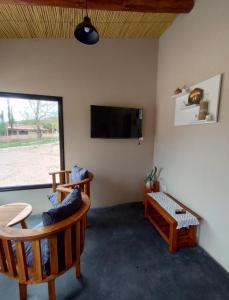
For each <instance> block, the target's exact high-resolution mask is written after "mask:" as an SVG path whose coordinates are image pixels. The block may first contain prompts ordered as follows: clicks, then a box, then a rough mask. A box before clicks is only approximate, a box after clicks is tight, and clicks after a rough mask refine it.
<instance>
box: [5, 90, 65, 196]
mask: <svg viewBox="0 0 229 300" xmlns="http://www.w3.org/2000/svg"><path fill="white" fill-rule="evenodd" d="M60 169H64V142H63V114H62V98H60V97H51V96H38V95H27V94H12V93H0V170H1V171H0V190H16V189H28V188H41V187H48V186H50V183H51V176H50V175H49V172H53V171H57V170H60Z"/></svg>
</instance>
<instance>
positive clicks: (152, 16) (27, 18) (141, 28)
mask: <svg viewBox="0 0 229 300" xmlns="http://www.w3.org/2000/svg"><path fill="white" fill-rule="evenodd" d="M84 15H85V10H84V9H76V8H65V7H53V6H36V5H32V6H31V5H15V4H0V38H72V37H73V32H74V29H75V26H76V24H78V23H79V22H81V21H82V19H83V16H84ZM88 15H89V16H90V17H91V19H92V22H93V24H94V25H95V26H96V28H97V30H98V31H99V34H100V36H101V37H104V38H158V37H160V36H161V35H162V34H163V32H165V30H166V29H167V28H168V27H169V26H170V25H171V23H172V22H173V21H174V19H175V17H176V14H173V13H144V12H128V11H106V10H88Z"/></svg>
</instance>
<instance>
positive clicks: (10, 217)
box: [0, 203, 32, 228]
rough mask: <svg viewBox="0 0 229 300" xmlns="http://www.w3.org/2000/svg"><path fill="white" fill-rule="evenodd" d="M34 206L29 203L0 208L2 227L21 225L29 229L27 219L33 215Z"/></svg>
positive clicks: (7, 205) (12, 204) (10, 204)
mask: <svg viewBox="0 0 229 300" xmlns="http://www.w3.org/2000/svg"><path fill="white" fill-rule="evenodd" d="M31 212H32V206H31V205H30V204H28V203H9V204H5V205H1V206H0V225H3V226H13V225H16V224H18V223H21V227H22V228H27V225H26V222H25V219H26V218H27V217H28V216H29V215H30V214H31Z"/></svg>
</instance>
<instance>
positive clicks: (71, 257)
mask: <svg viewBox="0 0 229 300" xmlns="http://www.w3.org/2000/svg"><path fill="white" fill-rule="evenodd" d="M84 184H87V182H85V183H80V185H84ZM83 190H85V187H83ZM58 191H59V193H60V195H61V197H63V195H64V194H66V193H69V192H71V191H72V188H71V186H65V187H61V186H59V187H58ZM82 198H83V204H82V206H81V208H80V209H79V210H78V211H77V213H75V214H74V215H72V216H71V217H69V218H67V219H66V220H64V221H61V222H59V223H56V224H54V225H50V226H46V227H43V228H40V229H20V228H9V227H3V226H0V272H1V273H3V274H5V275H6V276H8V277H10V278H12V279H14V280H16V281H17V282H18V283H19V293H20V300H25V299H26V298H27V285H28V284H37V283H43V282H47V283H48V293H49V299H50V300H54V299H55V279H56V277H58V276H60V275H61V274H63V273H64V272H66V271H67V270H68V269H70V268H71V267H73V266H74V267H75V268H76V276H77V277H79V276H80V255H81V253H82V251H83V248H84V240H85V229H86V214H87V211H88V210H89V207H90V200H89V197H88V195H87V194H85V193H82ZM60 233H62V234H63V236H64V238H63V240H64V245H63V246H64V253H65V256H64V268H63V267H61V268H60V266H59V264H58V249H57V242H58V236H59V234H60ZM42 239H47V240H48V244H49V250H50V251H49V252H50V254H49V261H50V273H48V275H47V274H45V273H44V271H43V266H42V258H41V240H42ZM27 241H28V242H31V244H32V254H33V265H32V267H31V266H30V267H29V266H28V265H27V262H26V257H25V247H24V244H25V242H27ZM12 242H14V243H15V245H16V257H15V253H14V250H13V246H12Z"/></svg>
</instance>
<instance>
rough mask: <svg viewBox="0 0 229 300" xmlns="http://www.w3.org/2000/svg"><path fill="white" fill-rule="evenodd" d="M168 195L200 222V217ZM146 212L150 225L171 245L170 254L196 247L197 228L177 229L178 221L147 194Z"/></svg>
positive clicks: (145, 201) (145, 195)
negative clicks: (185, 247) (183, 248)
mask: <svg viewBox="0 0 229 300" xmlns="http://www.w3.org/2000/svg"><path fill="white" fill-rule="evenodd" d="M166 195H167V196H168V197H170V198H171V199H172V200H173V201H175V202H176V203H177V204H179V205H180V206H181V207H182V208H184V209H185V210H186V211H189V212H190V213H191V214H193V215H194V216H195V217H196V218H197V219H198V220H199V221H200V219H201V218H200V216H198V215H197V214H196V213H194V212H193V211H192V210H190V209H189V208H187V207H186V206H185V205H183V204H182V203H181V202H179V201H178V200H176V199H175V198H173V197H172V196H170V195H169V194H166ZM144 212H145V218H147V219H148V220H149V221H150V223H151V224H153V225H154V227H155V228H156V229H157V231H158V232H159V233H160V235H161V236H162V238H163V239H164V240H165V241H166V243H167V244H168V245H169V251H170V252H176V250H177V249H178V248H180V247H184V246H192V247H194V246H196V229H197V226H194V225H193V226H189V227H187V228H186V227H185V228H180V229H177V222H176V220H175V219H174V218H173V217H172V216H171V215H170V214H169V213H168V212H167V211H166V210H165V209H164V208H163V207H161V206H160V204H159V203H158V202H157V201H156V200H154V199H153V198H152V197H151V196H149V195H148V193H147V192H145V194H144Z"/></svg>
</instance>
